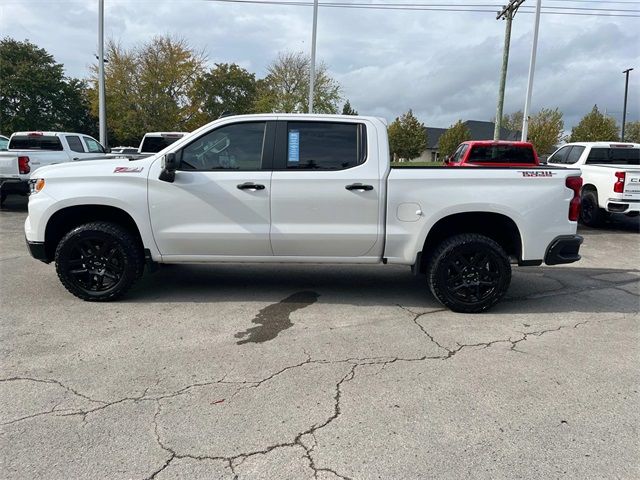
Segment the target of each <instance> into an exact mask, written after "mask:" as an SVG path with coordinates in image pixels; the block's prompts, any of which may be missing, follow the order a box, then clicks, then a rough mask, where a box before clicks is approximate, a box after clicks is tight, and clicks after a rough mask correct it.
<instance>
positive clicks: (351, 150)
mask: <svg viewBox="0 0 640 480" xmlns="http://www.w3.org/2000/svg"><path fill="white" fill-rule="evenodd" d="M286 159H287V161H286V168H287V169H298V170H345V169H347V168H352V167H355V166H357V165H360V164H362V163H364V162H365V159H366V130H365V126H364V125H362V124H359V123H331V122H287V152H286Z"/></svg>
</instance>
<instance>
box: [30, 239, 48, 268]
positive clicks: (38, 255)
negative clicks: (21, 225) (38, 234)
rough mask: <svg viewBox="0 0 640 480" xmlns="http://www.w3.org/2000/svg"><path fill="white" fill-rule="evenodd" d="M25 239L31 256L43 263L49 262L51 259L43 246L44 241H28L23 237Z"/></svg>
mask: <svg viewBox="0 0 640 480" xmlns="http://www.w3.org/2000/svg"><path fill="white" fill-rule="evenodd" d="M25 241H26V242H27V247H28V248H29V253H30V254H31V256H32V257H33V258H35V259H36V260H40V261H41V262H44V263H51V260H50V259H49V258H48V257H47V251H46V249H45V248H44V242H30V241H29V240H27V239H25Z"/></svg>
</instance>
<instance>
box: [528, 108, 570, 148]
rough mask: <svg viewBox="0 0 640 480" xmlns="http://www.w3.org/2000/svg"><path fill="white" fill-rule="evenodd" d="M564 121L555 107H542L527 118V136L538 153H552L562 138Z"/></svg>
mask: <svg viewBox="0 0 640 480" xmlns="http://www.w3.org/2000/svg"><path fill="white" fill-rule="evenodd" d="M563 132H564V121H563V120H562V112H560V111H559V110H558V109H557V108H555V109H553V110H551V109H550V108H543V109H542V110H540V111H539V112H538V113H536V114H535V115H533V116H532V117H531V118H530V119H529V135H528V136H529V138H528V139H527V140H528V141H530V142H531V143H533V146H534V147H535V149H536V151H537V152H538V154H542V155H546V154H549V153H552V152H553V151H554V150H555V149H556V146H557V145H558V144H559V143H560V142H561V141H562V140H563V137H564V135H563Z"/></svg>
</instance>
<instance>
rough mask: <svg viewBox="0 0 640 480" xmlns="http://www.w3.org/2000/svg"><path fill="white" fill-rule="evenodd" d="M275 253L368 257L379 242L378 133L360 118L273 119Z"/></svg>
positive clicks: (272, 213) (374, 252)
mask: <svg viewBox="0 0 640 480" xmlns="http://www.w3.org/2000/svg"><path fill="white" fill-rule="evenodd" d="M271 189H272V191H271V246H272V248H273V253H274V255H282V256H305V257H343V258H344V257H350V258H354V257H369V256H377V255H378V254H379V253H380V252H379V251H378V250H380V251H381V247H380V248H375V247H376V245H377V244H378V245H379V246H380V245H381V241H380V242H379V239H380V236H381V231H380V221H381V219H380V214H379V211H380V202H381V201H382V198H381V192H382V185H381V181H380V174H379V172H378V155H377V137H376V132H375V129H374V127H373V126H367V125H365V123H362V122H358V121H353V122H346V121H340V122H335V121H334V122H331V121H311V120H297V119H296V120H295V121H280V122H278V130H277V140H276V150H275V157H274V171H273V175H272V178H271Z"/></svg>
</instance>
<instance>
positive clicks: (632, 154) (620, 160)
mask: <svg viewBox="0 0 640 480" xmlns="http://www.w3.org/2000/svg"><path fill="white" fill-rule="evenodd" d="M586 163H587V165H598V164H600V165H607V164H609V165H640V148H592V149H591V151H590V152H589V156H588V157H587V162H586Z"/></svg>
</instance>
